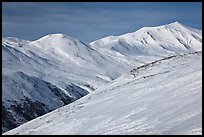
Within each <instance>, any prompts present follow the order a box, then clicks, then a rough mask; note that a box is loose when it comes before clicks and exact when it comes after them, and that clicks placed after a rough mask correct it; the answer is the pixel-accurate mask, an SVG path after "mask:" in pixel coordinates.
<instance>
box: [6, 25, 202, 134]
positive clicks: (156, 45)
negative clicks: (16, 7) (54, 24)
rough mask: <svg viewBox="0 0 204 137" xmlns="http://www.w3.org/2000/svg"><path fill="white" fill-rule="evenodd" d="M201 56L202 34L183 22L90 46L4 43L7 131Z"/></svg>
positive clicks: (50, 40)
mask: <svg viewBox="0 0 204 137" xmlns="http://www.w3.org/2000/svg"><path fill="white" fill-rule="evenodd" d="M196 51H202V31H201V30H196V29H192V28H189V27H186V26H184V25H181V24H180V23H178V22H175V23H171V24H168V25H163V26H159V27H144V28H142V29H140V30H138V31H136V32H133V33H127V34H124V35H121V36H109V37H106V38H103V39H100V40H97V41H94V42H92V43H90V44H87V43H83V42H81V41H79V40H77V39H75V38H71V37H69V36H67V35H64V34H50V35H47V36H44V37H42V38H40V39H38V40H36V41H26V40H19V39H17V38H3V40H2V54H3V59H2V61H3V63H2V65H3V67H2V69H3V70H2V72H3V79H2V87H3V100H2V103H3V105H2V108H3V119H2V122H3V125H2V126H3V128H2V131H3V132H4V131H8V130H10V129H12V128H15V127H16V126H19V125H21V124H23V123H25V122H27V121H29V120H31V119H33V118H36V117H38V116H40V115H43V114H45V113H47V112H50V111H52V110H54V109H57V108H59V107H61V106H64V105H66V104H69V103H71V102H73V101H75V100H77V99H79V98H81V97H83V96H85V95H86V94H88V93H89V92H90V93H92V92H93V91H94V90H97V89H99V88H100V87H102V89H103V88H104V87H106V85H108V83H111V82H112V81H113V80H114V79H116V78H118V77H120V76H121V75H123V74H124V73H126V72H128V71H130V70H132V69H134V68H137V67H138V66H142V65H145V64H147V63H150V62H152V61H156V60H159V59H163V58H166V57H169V56H172V55H179V54H187V53H194V52H196ZM95 92H96V91H94V92H93V93H95ZM131 94H133V93H131ZM131 94H130V96H131ZM115 98H117V96H115ZM121 98H122V96H121ZM123 98H125V96H124V97H123ZM98 99H99V100H100V98H98ZM127 103H128V102H127ZM121 109H122V108H121ZM87 113H88V111H87ZM91 113H92V112H91ZM73 122H77V121H73ZM68 131H69V130H68ZM62 133H63V132H62ZM69 133H72V132H71V131H70V132H69ZM73 133H75V132H73ZM77 133H79V134H80V132H77ZM81 133H82V132H81ZM87 133H88V132H87ZM89 133H91V132H89ZM101 134H103V133H101Z"/></svg>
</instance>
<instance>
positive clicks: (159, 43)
mask: <svg viewBox="0 0 204 137" xmlns="http://www.w3.org/2000/svg"><path fill="white" fill-rule="evenodd" d="M91 45H92V46H93V47H94V48H97V49H100V50H103V49H104V48H107V49H110V50H114V51H117V52H120V53H121V54H124V55H130V54H131V55H133V56H140V55H152V56H169V55H174V54H182V53H191V52H194V51H201V50H202V32H201V31H200V30H196V29H192V28H189V27H186V26H184V25H182V24H180V23H178V22H174V23H171V24H168V25H163V26H158V27H144V28H141V29H139V30H138V31H136V32H133V33H127V34H124V35H120V36H112V37H111V38H110V37H106V38H103V39H100V40H97V41H94V42H92V43H91Z"/></svg>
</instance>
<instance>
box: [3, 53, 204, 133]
mask: <svg viewBox="0 0 204 137" xmlns="http://www.w3.org/2000/svg"><path fill="white" fill-rule="evenodd" d="M201 74H202V52H198V53H194V54H186V55H179V56H172V57H168V58H164V59H162V60H158V61H154V62H152V63H149V64H146V65H143V66H140V67H138V68H135V69H133V70H132V71H130V72H129V73H128V74H125V75H122V76H121V77H119V78H118V79H115V80H114V81H112V82H110V83H107V84H106V85H104V86H101V87H100V88H99V89H97V90H96V91H94V92H92V93H90V94H88V95H87V96H85V97H83V98H81V99H79V100H77V101H75V102H73V103H71V104H69V105H67V106H64V107H61V108H59V109H57V110H55V111H53V112H51V113H48V114H46V115H44V116H41V117H39V118H36V119H34V120H32V121H30V122H27V123H25V124H23V125H21V126H19V127H18V128H15V129H13V130H10V131H8V132H6V133H5V135H8V134H33V135H36V134H41V135H43V134H142V135H143V134H202V75H201Z"/></svg>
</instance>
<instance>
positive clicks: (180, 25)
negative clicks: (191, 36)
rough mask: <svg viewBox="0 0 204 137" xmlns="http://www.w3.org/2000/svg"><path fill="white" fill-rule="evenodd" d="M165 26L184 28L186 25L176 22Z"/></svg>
mask: <svg viewBox="0 0 204 137" xmlns="http://www.w3.org/2000/svg"><path fill="white" fill-rule="evenodd" d="M164 26H172V27H183V26H184V25H182V24H181V23H179V22H177V21H175V22H172V23H170V24H167V25H164Z"/></svg>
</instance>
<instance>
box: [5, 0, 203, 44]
mask: <svg viewBox="0 0 204 137" xmlns="http://www.w3.org/2000/svg"><path fill="white" fill-rule="evenodd" d="M2 8H3V9H2V12H3V13H2V27H3V28H2V33H3V36H4V37H18V38H21V39H26V40H36V39H38V38H40V37H42V36H44V35H47V34H53V33H63V34H66V35H69V36H71V37H74V38H77V39H79V40H81V41H84V42H92V41H94V40H97V39H100V38H103V37H105V36H109V35H121V34H124V33H127V32H133V31H136V30H138V29H139V28H141V27H144V26H159V25H164V24H168V23H172V22H175V21H178V22H180V23H181V24H184V25H186V26H189V27H193V28H196V29H202V3H201V2H180V3H179V2H127V3H126V2H3V4H2Z"/></svg>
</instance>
